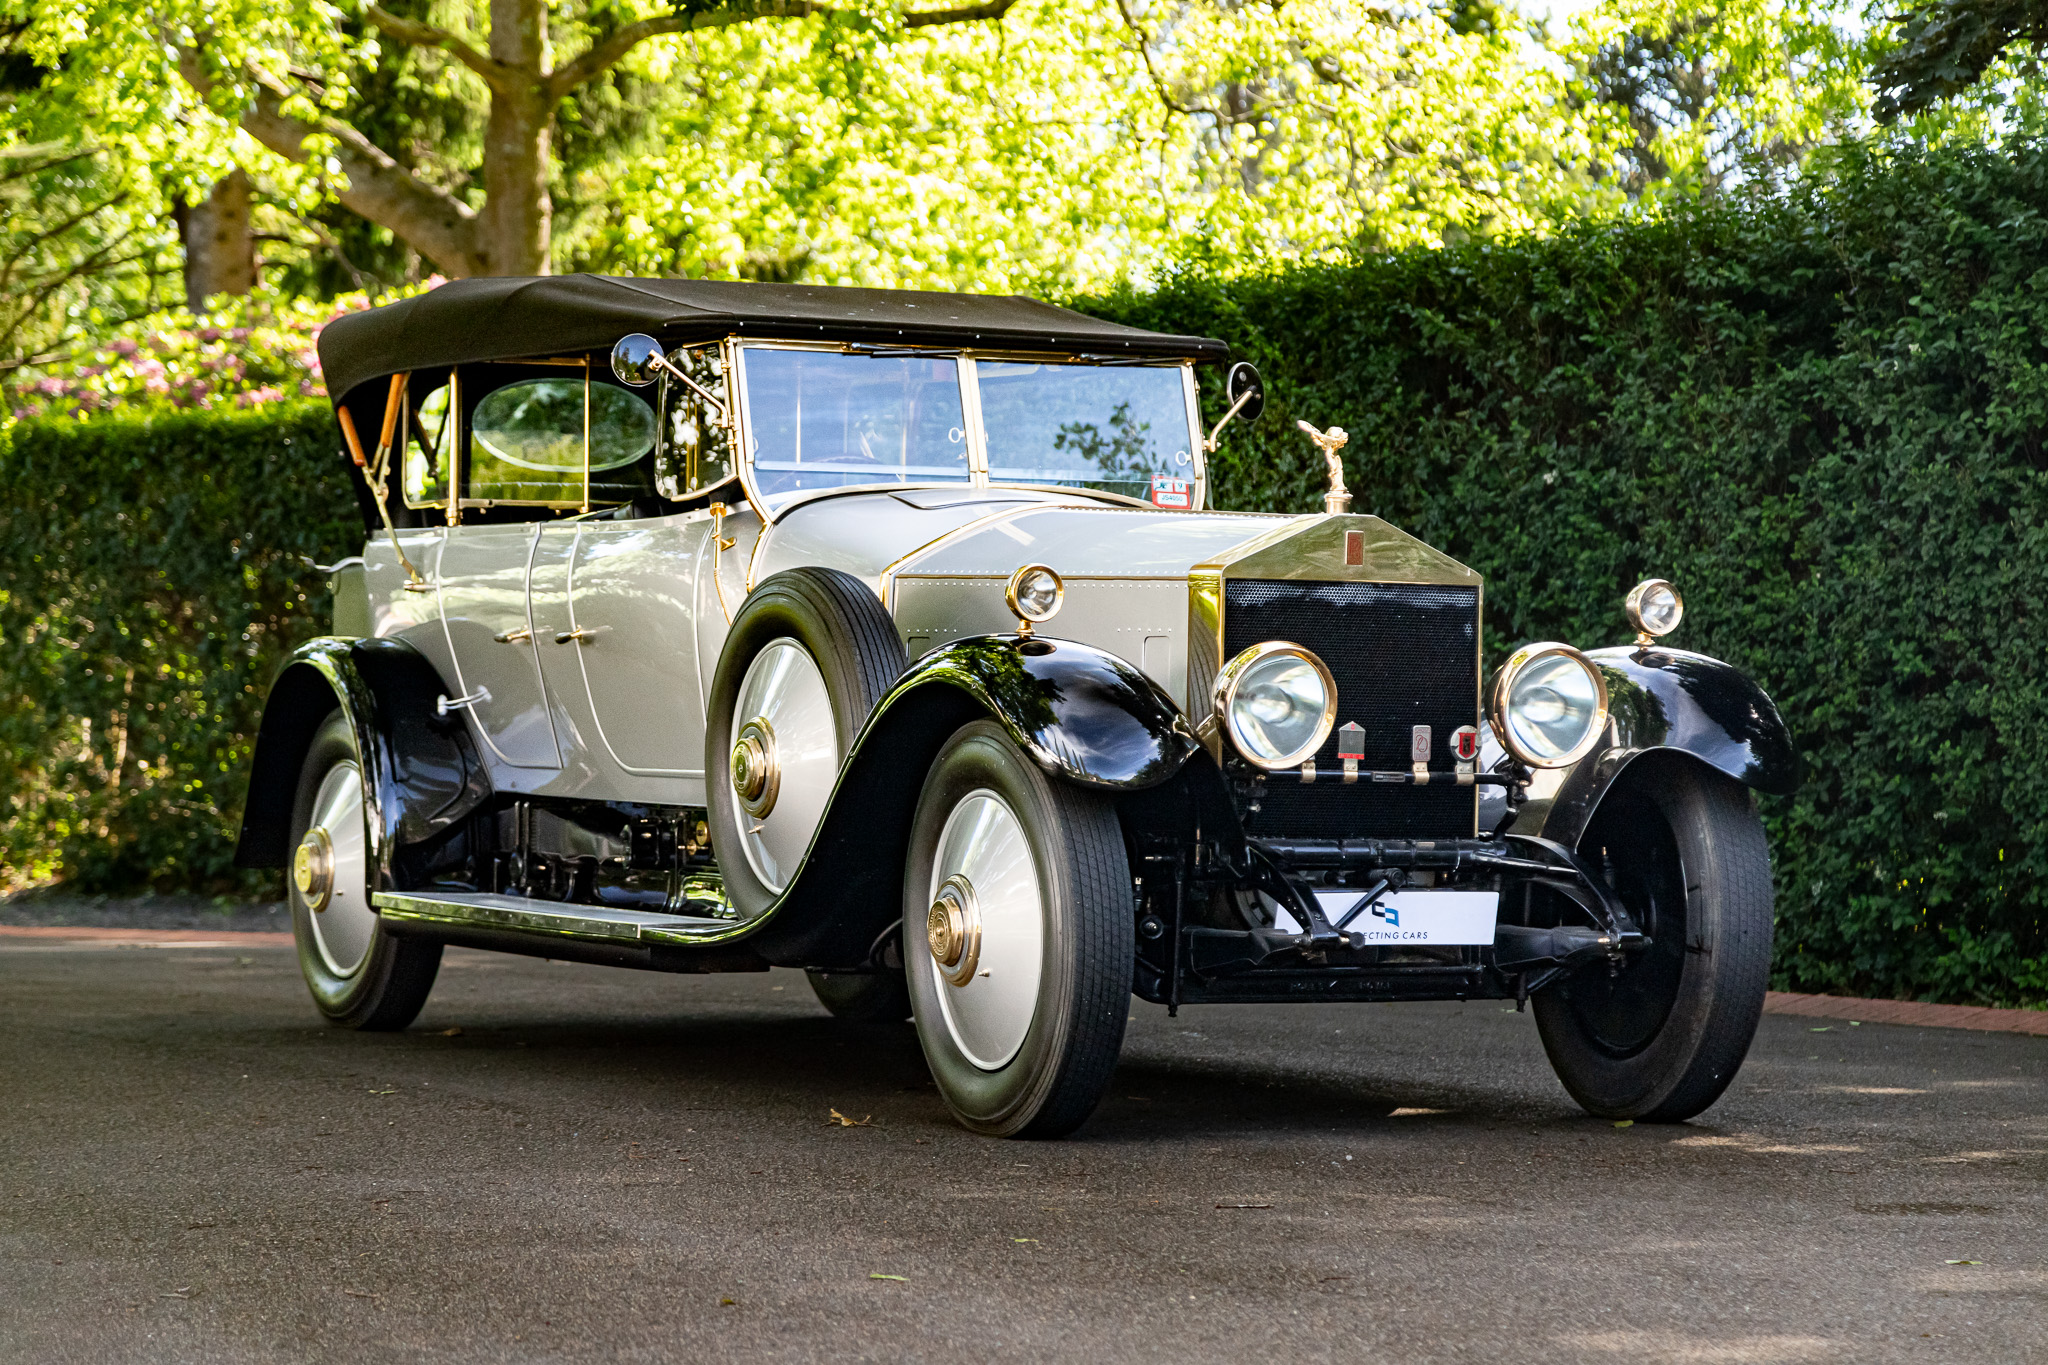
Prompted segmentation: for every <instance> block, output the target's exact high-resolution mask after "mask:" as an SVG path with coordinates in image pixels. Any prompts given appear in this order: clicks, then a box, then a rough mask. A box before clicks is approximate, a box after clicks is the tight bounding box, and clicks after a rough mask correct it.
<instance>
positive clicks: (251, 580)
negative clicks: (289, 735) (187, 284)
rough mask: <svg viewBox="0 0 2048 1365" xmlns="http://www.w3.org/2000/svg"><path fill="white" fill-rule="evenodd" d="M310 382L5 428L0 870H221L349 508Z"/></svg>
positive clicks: (97, 882) (142, 874)
mask: <svg viewBox="0 0 2048 1365" xmlns="http://www.w3.org/2000/svg"><path fill="white" fill-rule="evenodd" d="M334 447H335V437H334V435H333V418H332V416H331V415H330V414H329V413H328V412H327V409H326V405H325V404H324V403H319V402H305V403H293V404H288V405H284V404H281V405H277V406H274V407H269V408H266V409H262V410H260V411H258V412H255V413H245V414H237V415H223V414H207V413H180V414H175V415H166V416H159V417H149V418H122V417H106V418H96V419H93V420H91V421H84V422H80V421H55V420H53V421H43V422H27V423H23V424H21V425H19V426H16V427H15V428H13V430H12V431H11V432H10V433H7V434H5V435H4V436H0V753H4V755H5V758H4V762H0V881H4V882H11V883H16V884H19V883H22V882H28V881H42V880H47V879H49V878H51V877H62V878H63V879H65V880H66V881H67V882H69V883H70V884H72V885H74V886H76V887H78V888H79V889H81V890H94V891H97V890H118V889H129V888H134V887H137V886H142V885H153V886H156V887H158V888H160V889H191V890H211V891H230V890H242V889H254V888H255V887H256V886H257V885H258V884H259V883H260V886H261V888H262V889H263V890H264V891H265V892H266V893H269V894H275V878H274V877H271V876H264V877H262V878H260V879H249V878H245V877H242V876H240V875H238V874H236V873H235V871H234V868H233V857H234V840H235V834H236V830H237V827H238V824H239V820H240V815H241V807H242V795H243V789H244V786H245V784H246V783H247V781H248V770H249V756H250V745H251V740H252V738H253V736H254V734H255V728H256V721H257V718H258V717H259V715H260V713H261V701H262V694H263V692H264V691H265V689H266V688H267V687H268V685H269V682H270V677H271V674H272V673H273V672H274V671H275V670H276V668H277V665H278V662H279V660H280V659H281V657H282V656H283V655H284V654H285V653H287V652H289V650H290V649H291V648H292V647H293V646H294V645H296V644H297V643H298V642H299V641H300V640H302V639H304V638H306V637H308V636H310V635H316V634H318V633H320V631H321V630H322V629H323V628H324V622H325V621H326V620H327V617H328V611H329V607H328V600H327V586H326V579H325V578H324V576H322V575H321V574H319V573H316V572H313V571H311V570H310V569H309V568H308V567H307V565H306V562H305V561H304V560H303V559H301V558H300V556H301V555H306V556H312V557H314V558H315V559H317V560H319V561H320V562H323V563H324V562H328V561H331V560H332V559H334V558H335V557H336V556H338V555H344V554H352V553H355V552H356V550H355V547H358V546H360V544H361V542H362V524H361V521H360V520H359V517H358V514H357V512H356V509H355V504H354V501H353V499H352V495H351V494H350V492H349V488H348V484H347V483H346V482H345V480H344V479H343V475H342V468H341V462H340V461H339V460H338V459H337V457H336V454H335V449H334Z"/></svg>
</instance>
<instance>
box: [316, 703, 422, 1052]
mask: <svg viewBox="0 0 2048 1365" xmlns="http://www.w3.org/2000/svg"><path fill="white" fill-rule="evenodd" d="M363 794H364V786H363V768H362V758H361V756H360V755H359V754H357V752H356V742H355V732H354V731H353V730H351V729H350V728H349V724H348V721H347V719H346V718H345V717H344V716H343V715H342V714H341V712H339V711H336V712H335V713H334V714H333V715H332V716H330V717H328V719H327V721H326V723H325V724H323V725H322V726H321V727H320V729H319V731H318V732H317V733H316V734H315V735H314V736H313V743H312V746H311V747H310V748H309V749H307V751H306V762H305V766H304V767H302V768H301V769H300V770H299V788H298V792H297V795H296V797H295V798H294V801H293V804H292V836H293V845H294V846H293V850H292V860H291V866H290V869H289V871H288V872H287V874H286V877H285V883H286V894H287V895H288V896H289V897H290V899H291V904H292V936H293V937H294V938H295V939H297V941H298V948H299V970H300V972H301V973H302V974H303V975H304V976H305V978H306V986H307V988H308V989H309V990H311V991H312V993H313V1003H314V1004H315V1005H316V1006H318V1007H319V1009H320V1012H321V1013H322V1014H324V1015H326V1016H327V1019H328V1021H329V1022H330V1023H334V1024H338V1025H340V1026H341V1027H343V1028H355V1029H366V1030H371V1031H384V1030H395V1029H402V1028H404V1027H405V1026H406V1025H407V1024H410V1023H411V1022H412V1021H413V1020H414V1019H415V1018H416V1017H418V1015H419V1012H420V1008H421V1007H422V1006H423V1005H425V1004H426V1003H427V993H428V992H429V991H431V990H433V989H434V977H435V976H436V975H437V974H439V972H440V970H441V945H440V944H439V943H431V942H425V941H422V940H420V939H412V938H393V937H392V936H391V935H390V934H389V933H388V932H386V931H385V928H384V924H383V921H381V920H380V919H379V918H378V917H377V910H376V907H375V906H373V905H372V904H371V903H370V854H369V848H370V844H369V826H368V824H367V822H366V819H365V812H364V808H363Z"/></svg>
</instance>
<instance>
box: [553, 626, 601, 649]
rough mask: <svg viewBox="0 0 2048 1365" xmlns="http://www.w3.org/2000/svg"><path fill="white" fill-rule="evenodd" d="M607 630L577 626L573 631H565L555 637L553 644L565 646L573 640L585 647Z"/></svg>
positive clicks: (599, 627)
mask: <svg viewBox="0 0 2048 1365" xmlns="http://www.w3.org/2000/svg"><path fill="white" fill-rule="evenodd" d="M607 629H609V627H607V626H578V627H576V629H574V630H565V631H563V632H562V633H561V634H560V635H557V636H556V637H555V643H556V644H558V645H566V644H568V643H569V642H570V641H571V640H574V641H575V642H576V643H577V644H579V645H587V644H589V643H590V642H591V641H592V640H595V639H596V638H597V637H598V636H600V635H602V634H604V633H605V631H606V630H607Z"/></svg>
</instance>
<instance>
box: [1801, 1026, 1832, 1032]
mask: <svg viewBox="0 0 2048 1365" xmlns="http://www.w3.org/2000/svg"><path fill="white" fill-rule="evenodd" d="M1807 1032H1808V1033H1833V1032H1834V1029H1833V1028H1832V1027H1829V1028H1810V1029H1808V1030H1807Z"/></svg>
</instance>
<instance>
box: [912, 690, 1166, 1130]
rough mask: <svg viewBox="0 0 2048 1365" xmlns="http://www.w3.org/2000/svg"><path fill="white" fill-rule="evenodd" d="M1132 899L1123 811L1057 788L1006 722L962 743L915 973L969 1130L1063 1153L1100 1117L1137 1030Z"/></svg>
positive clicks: (915, 829)
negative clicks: (1063, 1145) (1054, 1146)
mask: <svg viewBox="0 0 2048 1365" xmlns="http://www.w3.org/2000/svg"><path fill="white" fill-rule="evenodd" d="M1131 897H1132V888H1131V870H1130V861H1129V858H1128V857H1127V855H1126V854H1125V852H1124V842H1123V834H1122V831H1121V829H1120V828H1119V827H1118V824H1117V818H1116V811H1115V808H1114V807H1113V806H1112V805H1111V804H1110V801H1109V798H1107V797H1106V796H1104V795H1103V794H1101V793H1100V792H1093V791H1086V790H1083V789H1081V788H1079V787H1072V786H1068V785H1066V784H1064V783H1056V782H1054V781H1052V780H1051V779H1050V778H1048V777H1047V776H1046V775H1045V774H1044V773H1043V772H1041V771H1040V770H1039V769H1038V767H1037V766H1036V765H1035V764H1033V763H1032V762H1031V761H1030V760H1029V759H1027V758H1025V757H1024V755H1023V754H1022V753H1020V752H1019V751H1018V749H1017V746H1016V745H1015V744H1014V743H1012V742H1011V740H1010V737H1009V735H1008V734H1007V733H1006V732H1005V731H1004V730H1003V729H1002V727H1001V726H999V725H997V724H996V723H995V722H993V721H976V722H974V723H972V724H970V725H966V726H963V727H961V729H960V730H959V731H957V732H956V733H955V734H954V735H953V737H952V738H951V739H949V740H948V741H947V742H946V746H945V748H944V749H942V750H941V751H940V753H939V757H938V759H937V761H936V762H935V763H934V764H933V766H932V770H931V773H930V775H929V776H928V777H927V778H926V779H925V788H924V794H923V796H922V797H921V798H920V799H919V801H918V807H917V815H916V818H915V820H914V822H913V823H912V825H911V833H910V855H909V859H908V862H907V864H906V868H905V873H904V885H903V924H904V943H903V957H904V965H905V975H906V977H907V979H908V981H909V983H910V1000H911V1008H912V1010H913V1012H914V1015H915V1018H916V1020H917V1035H918V1040H919V1041H920V1042H921V1043H922V1044H923V1046H924V1055H925V1060H926V1061H927V1062H928V1063H929V1064H930V1066H931V1069H932V1077H933V1079H934V1080H936V1081H937V1082H938V1086H939V1093H940V1094H941V1095H943V1096H944V1097H945V1100H946V1103H947V1104H948V1105H949V1106H950V1107H951V1108H952V1110H953V1113H954V1114H955V1115H956V1116H957V1117H958V1118H959V1120H960V1121H961V1122H962V1123H963V1124H965V1125H966V1126H967V1127H969V1128H972V1129H973V1130H975V1131H976V1132H979V1133H989V1134H993V1135H995V1136H999V1137H1029V1138H1049V1137H1060V1136H1063V1135H1065V1134H1067V1133H1070V1132H1072V1131H1073V1130H1074V1129H1075V1128H1077V1127H1079V1126H1080V1125H1081V1123H1082V1122H1083V1121H1084V1120H1085V1119H1087V1117H1088V1116H1089V1114H1091V1113H1093V1112H1094V1110H1095V1106H1096V1105H1097V1104H1098V1103H1099V1102H1100V1101H1101V1099H1102V1094H1103V1091H1104V1090H1105V1089H1107V1087H1108V1085H1109V1081H1110V1076H1111V1073H1112V1072H1114V1070H1115V1069H1116V1061H1117V1056H1118V1054H1119V1053H1120V1052H1121V1051H1122V1050H1123V1040H1124V1024H1125V1022H1126V1020H1127V1019H1128V1018H1129V1012H1130V991H1131V958H1132V953H1133V952H1134V947H1135V945H1134V939H1135V931H1134V929H1133V926H1132V899H1131Z"/></svg>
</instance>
